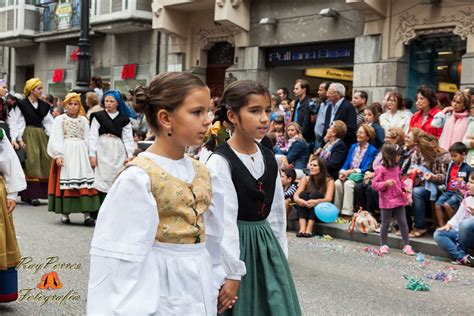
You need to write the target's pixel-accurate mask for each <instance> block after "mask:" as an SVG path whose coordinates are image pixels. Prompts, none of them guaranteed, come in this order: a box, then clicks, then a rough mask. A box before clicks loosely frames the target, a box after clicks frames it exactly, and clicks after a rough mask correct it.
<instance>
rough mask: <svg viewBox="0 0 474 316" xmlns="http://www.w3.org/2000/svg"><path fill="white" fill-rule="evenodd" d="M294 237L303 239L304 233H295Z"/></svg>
mask: <svg viewBox="0 0 474 316" xmlns="http://www.w3.org/2000/svg"><path fill="white" fill-rule="evenodd" d="M296 237H298V238H300V237H304V233H302V232H299V233H296Z"/></svg>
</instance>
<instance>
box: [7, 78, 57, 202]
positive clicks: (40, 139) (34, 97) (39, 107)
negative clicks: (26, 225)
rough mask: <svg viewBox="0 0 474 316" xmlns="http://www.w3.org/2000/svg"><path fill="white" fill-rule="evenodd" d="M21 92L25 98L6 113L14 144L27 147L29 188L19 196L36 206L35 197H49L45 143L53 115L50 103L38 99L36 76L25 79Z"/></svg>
mask: <svg viewBox="0 0 474 316" xmlns="http://www.w3.org/2000/svg"><path fill="white" fill-rule="evenodd" d="M24 93H25V98H24V99H23V100H21V101H20V103H19V104H18V107H16V108H15V109H14V110H12V111H14V113H12V114H11V115H10V116H9V119H10V121H9V124H10V134H11V139H12V145H13V147H14V148H16V149H17V148H19V146H21V147H23V148H24V149H25V150H26V161H25V169H24V171H25V175H26V181H27V183H28V187H27V189H26V190H25V191H23V192H21V199H22V200H23V201H26V202H27V203H31V205H33V206H38V205H39V200H38V199H47V198H48V178H49V169H50V167H51V158H50V157H49V156H48V153H47V146H48V136H49V135H50V133H51V128H52V126H53V117H52V116H51V113H50V106H49V104H48V103H46V102H44V101H43V100H41V94H42V93H43V84H42V83H41V81H40V80H39V79H38V78H33V79H30V80H28V81H27V82H26V84H25V88H24Z"/></svg>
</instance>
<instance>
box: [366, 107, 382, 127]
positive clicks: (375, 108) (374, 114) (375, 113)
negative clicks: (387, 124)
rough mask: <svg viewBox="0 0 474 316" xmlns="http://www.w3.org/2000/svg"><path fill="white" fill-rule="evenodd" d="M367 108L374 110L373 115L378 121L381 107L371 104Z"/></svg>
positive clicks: (376, 121) (375, 120)
mask: <svg viewBox="0 0 474 316" xmlns="http://www.w3.org/2000/svg"><path fill="white" fill-rule="evenodd" d="M365 109H366V110H369V111H370V112H372V115H373V116H374V123H378V122H379V116H380V112H379V109H378V108H377V106H375V105H373V104H371V105H369V106H368V107H366V108H365Z"/></svg>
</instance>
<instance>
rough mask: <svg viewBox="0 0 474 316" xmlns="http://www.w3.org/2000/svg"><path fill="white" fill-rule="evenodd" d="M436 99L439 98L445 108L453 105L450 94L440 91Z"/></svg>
mask: <svg viewBox="0 0 474 316" xmlns="http://www.w3.org/2000/svg"><path fill="white" fill-rule="evenodd" d="M436 99H437V100H438V102H439V104H441V106H442V107H443V109H444V108H445V107H447V106H451V100H450V98H449V94H447V93H443V92H438V93H436Z"/></svg>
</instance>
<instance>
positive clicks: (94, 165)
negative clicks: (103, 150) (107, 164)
mask: <svg viewBox="0 0 474 316" xmlns="http://www.w3.org/2000/svg"><path fill="white" fill-rule="evenodd" d="M89 161H90V162H91V167H92V169H94V168H95V167H97V158H96V157H89Z"/></svg>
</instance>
